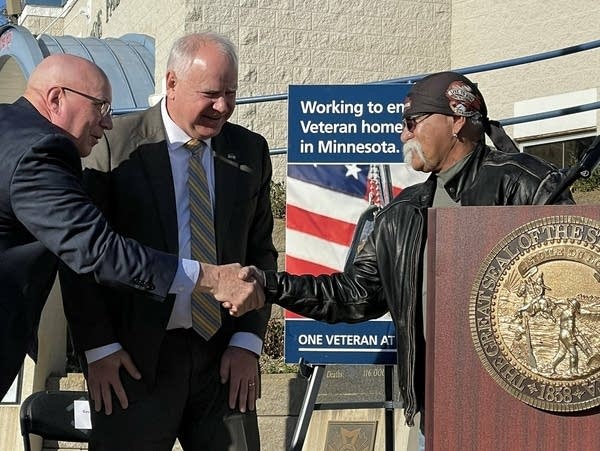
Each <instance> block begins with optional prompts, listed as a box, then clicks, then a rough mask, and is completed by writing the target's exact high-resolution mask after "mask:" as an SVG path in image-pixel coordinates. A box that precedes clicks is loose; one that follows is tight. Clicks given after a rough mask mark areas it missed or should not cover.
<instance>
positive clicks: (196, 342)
mask: <svg viewBox="0 0 600 451" xmlns="http://www.w3.org/2000/svg"><path fill="white" fill-rule="evenodd" d="M214 341H215V340H210V341H209V342H207V341H205V340H204V339H202V338H201V337H200V336H199V335H198V334H196V333H195V332H194V331H193V330H191V329H187V330H184V329H175V330H172V331H167V332H166V334H165V338H164V340H163V343H162V346H161V349H160V356H159V363H158V367H157V375H156V383H155V385H154V386H153V387H150V388H149V387H147V384H146V383H145V382H144V380H143V379H142V380H140V381H136V380H134V379H132V378H131V377H130V376H129V375H128V374H127V372H125V371H123V370H121V374H120V375H121V381H122V382H123V386H124V388H125V391H126V393H127V397H128V399H129V407H128V408H127V409H125V410H123V409H122V408H121V407H120V404H119V402H118V400H117V399H116V398H115V396H114V394H113V413H112V414H111V415H105V414H104V413H103V411H101V412H95V410H94V409H93V408H92V409H91V411H92V434H91V437H90V445H89V449H90V450H91V451H119V450H122V451H171V450H172V448H173V445H174V443H175V439H176V438H178V439H179V442H180V444H181V446H182V447H183V449H184V450H185V451H259V450H260V439H259V434H258V422H257V418H256V412H247V413H244V414H242V413H241V412H239V411H234V410H231V409H230V408H229V406H228V402H227V399H228V394H229V384H221V381H220V376H219V364H220V360H221V355H222V353H223V350H224V347H223V346H218V345H215V343H214ZM132 357H133V358H134V361H135V356H132Z"/></svg>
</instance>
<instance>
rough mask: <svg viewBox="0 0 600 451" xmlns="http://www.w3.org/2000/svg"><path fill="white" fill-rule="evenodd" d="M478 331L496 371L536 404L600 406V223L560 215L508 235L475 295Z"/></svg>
mask: <svg viewBox="0 0 600 451" xmlns="http://www.w3.org/2000/svg"><path fill="white" fill-rule="evenodd" d="M469 319H470V323H471V332H472V336H473V341H474V344H475V348H476V350H477V353H478V355H479V357H480V359H481V361H482V363H483V366H484V367H485V368H486V370H487V371H488V372H489V373H490V375H491V376H492V377H493V378H494V379H495V380H496V381H497V382H498V383H499V384H500V385H501V386H502V387H503V388H504V389H505V390H507V391H508V392H509V393H511V394H512V395H514V396H515V397H517V398H518V399H520V400H521V401H523V402H525V403H527V404H530V405H532V406H535V407H538V408H541V409H545V410H550V411H556V412H572V411H579V410H585V409H589V408H592V407H595V406H597V405H599V404H600V380H599V379H600V378H599V376H600V333H598V321H599V320H600V223H599V222H597V221H593V220H591V219H588V218H583V217H577V216H554V217H548V218H543V219H539V220H536V221H532V222H530V223H527V224H525V225H523V226H521V227H519V228H518V229H516V230H514V231H513V232H512V233H510V234H509V235H508V236H507V237H505V238H504V239H503V240H502V241H501V242H500V243H499V244H498V245H497V246H496V247H495V248H494V249H493V250H492V251H491V252H490V254H489V255H488V256H487V258H486V260H485V262H484V263H483V264H482V266H481V268H480V270H479V273H478V275H477V278H476V280H475V283H474V285H473V289H472V293H471V301H470V308H469Z"/></svg>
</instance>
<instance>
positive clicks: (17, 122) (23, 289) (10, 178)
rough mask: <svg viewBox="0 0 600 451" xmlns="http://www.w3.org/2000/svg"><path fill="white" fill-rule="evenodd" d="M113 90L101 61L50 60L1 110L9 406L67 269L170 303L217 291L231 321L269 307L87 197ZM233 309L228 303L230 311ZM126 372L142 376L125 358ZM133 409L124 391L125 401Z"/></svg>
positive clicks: (229, 276)
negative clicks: (128, 232) (151, 242)
mask: <svg viewBox="0 0 600 451" xmlns="http://www.w3.org/2000/svg"><path fill="white" fill-rule="evenodd" d="M111 99H112V91H111V86H110V83H109V81H108V78H107V77H106V75H105V74H104V72H102V70H101V69H100V68H99V67H98V66H96V65H95V64H93V63H92V62H90V61H88V60H86V59H83V58H80V57H77V56H73V55H58V54H57V55H52V56H49V57H47V58H45V59H44V60H43V61H42V62H41V63H40V64H39V65H38V66H37V67H36V68H35V70H34V71H33V72H32V74H31V76H30V77H29V80H28V83H27V87H26V89H25V93H24V94H23V96H22V97H21V98H19V99H18V100H17V101H16V102H14V103H13V104H3V105H0V136H1V137H2V144H1V145H0V398H2V397H3V396H4V394H5V393H6V392H7V390H8V388H9V387H10V385H11V383H12V381H13V380H14V378H15V377H16V375H17V374H18V371H19V369H20V367H21V364H22V362H23V358H24V356H25V354H26V352H27V351H28V350H31V349H32V344H33V343H35V341H36V340H35V339H36V335H37V325H38V322H39V318H40V314H41V311H42V308H43V306H44V303H45V301H46V298H47V296H48V294H49V292H50V289H51V287H52V284H53V282H54V279H55V276H56V271H57V267H58V265H59V262H60V261H62V263H63V264H65V265H67V266H68V267H69V268H70V269H72V270H73V271H75V272H76V273H78V274H85V275H88V276H90V277H93V278H94V279H95V280H96V281H97V282H99V283H101V284H104V285H108V286H111V287H114V288H117V289H120V290H129V291H137V292H140V293H143V294H144V295H145V296H146V297H147V298H149V300H150V301H153V302H163V301H164V300H165V298H166V297H167V295H168V294H169V293H175V292H177V293H179V292H188V293H192V292H203V293H210V294H212V295H213V297H214V298H216V299H217V300H218V301H220V302H223V301H228V302H229V303H231V304H232V305H233V307H232V308H231V309H230V310H229V313H230V314H231V315H234V316H236V315H241V314H243V313H245V311H247V310H250V309H254V308H258V307H261V306H262V304H263V301H264V299H263V297H262V291H261V290H260V289H259V287H257V286H256V283H252V282H251V283H248V282H243V281H241V280H240V279H239V278H238V272H239V265H226V266H216V265H209V264H205V263H199V262H198V261H195V260H189V259H183V258H179V257H178V256H176V255H171V254H168V253H165V252H160V251H156V250H153V249H150V248H148V247H145V246H142V245H140V244H139V243H138V242H136V241H134V240H131V239H128V238H124V237H122V236H120V235H118V234H116V233H115V232H114V231H113V230H112V228H111V227H110V226H109V224H108V223H107V221H106V219H105V218H104V216H102V214H101V213H100V211H99V210H98V209H97V208H96V206H95V205H94V204H93V203H92V201H91V200H90V198H89V197H88V195H87V194H86V193H85V191H84V189H83V187H82V184H81V176H82V169H81V160H80V158H81V157H85V156H88V155H89V154H90V152H91V151H92V147H94V146H95V145H96V144H97V143H98V141H99V140H100V139H101V138H102V136H103V133H104V131H106V130H110V129H111V128H112V119H111V116H110V111H111ZM227 305H229V304H227ZM122 365H123V366H124V367H125V369H126V370H127V371H128V372H129V373H130V374H131V375H132V377H135V378H139V377H140V376H139V372H138V371H137V369H136V368H135V366H134V365H133V363H132V362H131V360H129V359H128V357H127V356H126V355H123V362H122ZM117 395H118V399H119V401H120V403H121V405H122V406H123V407H124V408H126V407H127V398H126V395H125V393H124V392H121V393H118V394H117Z"/></svg>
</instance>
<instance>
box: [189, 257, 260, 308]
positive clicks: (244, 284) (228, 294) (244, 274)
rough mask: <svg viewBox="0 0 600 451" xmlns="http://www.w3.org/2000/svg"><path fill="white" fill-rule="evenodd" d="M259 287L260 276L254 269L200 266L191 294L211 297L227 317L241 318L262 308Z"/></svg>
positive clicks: (247, 267) (230, 265) (229, 266)
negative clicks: (193, 291)
mask: <svg viewBox="0 0 600 451" xmlns="http://www.w3.org/2000/svg"><path fill="white" fill-rule="evenodd" d="M263 286H264V274H263V272H262V271H261V270H259V269H258V268H256V267H255V266H246V267H242V266H241V265H240V264H238V263H232V264H228V265H210V264H208V263H202V274H201V276H200V278H199V279H198V282H197V283H196V288H195V290H196V291H201V292H205V293H210V294H212V295H213V296H214V298H215V299H216V300H217V301H219V302H220V303H221V305H222V306H223V307H224V308H226V309H228V310H229V314H230V315H232V316H242V315H243V314H244V313H247V312H249V311H251V310H255V309H259V308H261V307H262V306H264V305H265V294H264V290H263Z"/></svg>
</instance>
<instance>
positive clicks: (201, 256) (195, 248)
mask: <svg viewBox="0 0 600 451" xmlns="http://www.w3.org/2000/svg"><path fill="white" fill-rule="evenodd" d="M184 147H185V148H186V149H187V150H189V151H190V153H191V156H190V165H189V170H188V188H189V196H190V234H191V253H192V258H193V259H195V260H197V261H199V262H205V263H211V264H216V263H217V252H216V246H215V227H214V223H213V214H212V205H211V202H210V194H209V190H208V181H207V179H206V172H205V171H204V166H202V155H203V153H204V150H205V147H206V146H205V144H204V142H203V141H201V140H198V139H190V140H189V141H188V142H187V143H185V144H184ZM191 304H192V327H193V329H194V330H195V331H196V332H197V333H198V334H199V335H200V336H201V337H202V338H204V339H205V340H209V339H210V338H211V337H212V336H213V335H214V334H215V332H216V331H217V330H218V329H219V327H221V306H220V304H219V302H218V301H217V300H216V299H215V298H214V297H213V296H212V295H210V294H208V293H196V292H194V293H193V294H192V302H191Z"/></svg>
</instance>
